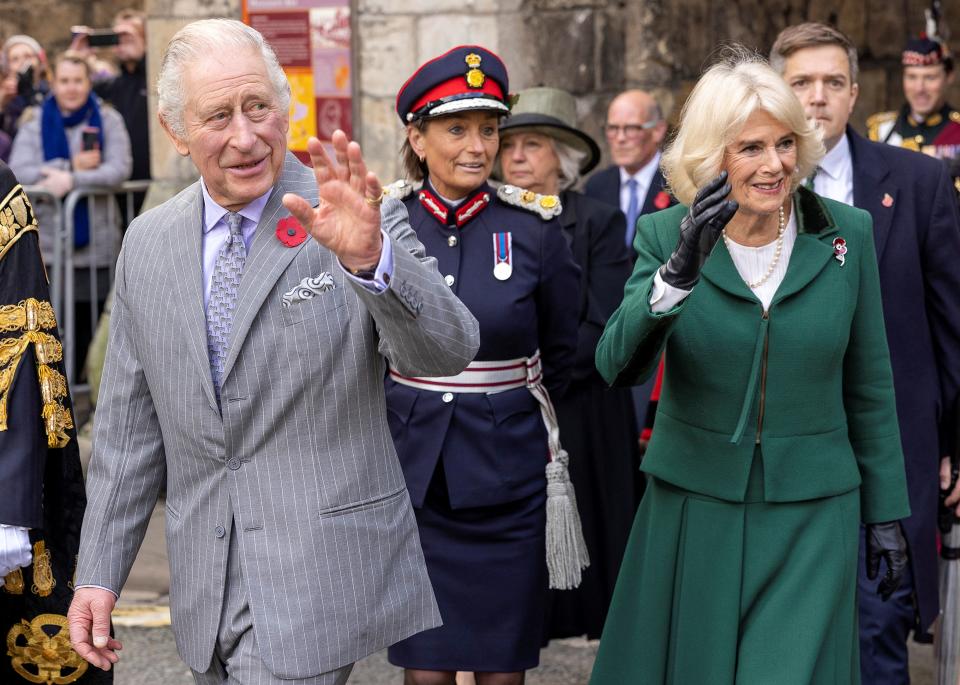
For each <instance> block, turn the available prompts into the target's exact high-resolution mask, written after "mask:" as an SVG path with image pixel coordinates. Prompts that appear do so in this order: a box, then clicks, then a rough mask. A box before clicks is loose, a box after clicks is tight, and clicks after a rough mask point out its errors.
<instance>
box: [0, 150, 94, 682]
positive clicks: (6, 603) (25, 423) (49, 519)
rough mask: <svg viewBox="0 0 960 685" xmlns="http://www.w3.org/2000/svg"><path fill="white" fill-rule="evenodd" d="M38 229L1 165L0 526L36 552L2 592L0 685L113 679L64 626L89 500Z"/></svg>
mask: <svg viewBox="0 0 960 685" xmlns="http://www.w3.org/2000/svg"><path fill="white" fill-rule="evenodd" d="M38 230H39V228H38V226H37V221H36V217H35V216H34V213H33V208H32V207H31V205H30V201H29V200H28V199H27V196H26V194H25V193H24V192H23V189H22V188H21V187H20V185H19V184H18V183H17V180H16V178H15V177H14V175H13V173H12V172H11V171H10V170H9V169H8V168H7V166H6V165H5V164H3V163H2V162H0V483H3V496H2V497H0V524H4V525H7V526H15V527H17V528H20V529H24V528H26V529H29V536H30V547H31V553H32V563H31V564H29V565H28V566H26V567H24V568H20V569H17V570H15V571H12V572H10V573H9V574H7V576H6V577H5V578H4V579H3V586H2V589H0V635H2V644H0V657H2V658H0V683H3V685H18V684H20V683H23V684H26V683H42V684H44V685H69V684H71V683H79V684H81V685H84V684H86V685H89V684H92V683H109V682H112V681H113V676H112V672H104V671H101V670H99V669H96V668H93V667H90V666H89V665H88V664H87V662H85V661H84V660H83V659H81V658H80V657H79V656H78V655H77V654H76V652H74V651H73V649H72V648H71V647H70V639H69V632H68V629H67V619H66V613H67V608H68V606H69V604H70V599H71V598H72V596H73V580H72V579H73V572H74V568H75V566H76V559H77V549H78V545H79V540H80V523H81V521H82V520H83V510H84V507H85V504H86V498H85V495H84V489H83V474H82V471H81V469H80V458H79V454H78V452H77V440H76V433H75V431H74V428H73V418H72V413H71V404H70V396H69V394H68V391H67V382H66V379H65V377H64V375H63V361H62V360H63V348H62V347H61V345H60V340H59V337H58V333H57V321H56V317H55V316H54V312H53V308H52V307H51V306H50V301H49V300H50V295H49V286H48V284H47V277H46V272H45V270H44V266H43V262H42V260H41V258H40V248H39V244H38Z"/></svg>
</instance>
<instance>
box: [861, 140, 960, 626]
mask: <svg viewBox="0 0 960 685" xmlns="http://www.w3.org/2000/svg"><path fill="white" fill-rule="evenodd" d="M847 138H848V140H849V141H850V155H851V157H852V158H853V204H854V205H855V206H857V207H859V208H861V209H865V210H867V211H868V212H870V215H871V216H872V217H873V233H874V243H875V245H876V249H877V259H878V261H879V264H880V292H881V296H882V298H883V318H884V321H885V324H886V330H887V343H888V345H889V346H890V362H891V364H892V365H893V385H894V389H895V391H896V400H897V418H898V420H899V423H900V437H901V440H902V442H903V454H904V465H905V466H906V470H907V488H908V490H909V493H910V509H911V511H912V512H913V513H912V515H911V516H910V518H908V519H906V520H905V521H904V522H903V526H904V532H905V533H906V536H907V541H908V543H909V545H910V560H911V563H912V565H913V566H912V568H913V577H914V587H915V590H916V595H917V607H918V611H919V614H920V627H921V628H924V629H925V628H926V627H927V626H929V625H930V623H931V622H932V621H933V619H934V618H936V616H937V605H938V597H937V552H936V528H937V527H936V512H937V496H938V490H939V478H938V475H937V474H938V472H939V467H940V457H941V456H946V455H948V454H950V451H951V450H952V445H950V444H949V443H950V441H949V433H951V432H952V431H951V430H950V428H951V426H950V425H949V424H950V423H951V422H952V417H951V414H950V409H951V407H952V406H953V403H954V402H955V401H956V399H957V393H958V391H960V229H958V217H957V203H956V201H955V194H954V191H953V188H952V184H951V183H950V178H949V176H948V174H947V172H946V169H945V167H944V165H943V164H942V163H940V162H938V161H936V160H933V159H931V158H930V157H927V156H926V155H920V154H917V153H916V152H911V151H910V150H904V149H902V148H898V147H894V146H892V145H884V144H882V143H874V142H871V141H869V140H867V139H865V138H863V137H862V136H860V135H858V134H856V133H855V132H854V131H853V130H852V129H850V128H849V127H848V128H847ZM938 438H939V439H938Z"/></svg>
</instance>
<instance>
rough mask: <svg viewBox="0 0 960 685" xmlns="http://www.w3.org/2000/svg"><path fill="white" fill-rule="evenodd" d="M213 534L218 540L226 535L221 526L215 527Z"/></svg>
mask: <svg viewBox="0 0 960 685" xmlns="http://www.w3.org/2000/svg"><path fill="white" fill-rule="evenodd" d="M214 532H215V533H216V534H217V537H218V538H222V537H223V536H224V535H226V534H227V531H225V530H224V529H223V526H217V529H216V530H215V531H214Z"/></svg>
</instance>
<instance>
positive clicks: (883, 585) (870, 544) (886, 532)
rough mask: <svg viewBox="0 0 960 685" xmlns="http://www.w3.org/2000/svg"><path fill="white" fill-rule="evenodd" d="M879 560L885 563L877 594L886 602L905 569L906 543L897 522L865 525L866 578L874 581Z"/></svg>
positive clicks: (878, 567)
mask: <svg viewBox="0 0 960 685" xmlns="http://www.w3.org/2000/svg"><path fill="white" fill-rule="evenodd" d="M880 559H884V560H886V562H887V572H886V574H884V576H883V579H882V580H881V581H880V585H878V586H877V594H878V595H880V599H882V600H883V601H884V602H886V601H887V600H888V599H890V595H892V594H893V591H894V590H896V589H897V588H898V587H900V581H901V580H903V570H904V569H905V568H906V567H907V541H906V540H905V539H904V538H903V531H902V530H901V529H900V522H899V521H890V522H889V523H868V524H867V578H869V579H870V580H876V578H877V574H878V573H879V571H880Z"/></svg>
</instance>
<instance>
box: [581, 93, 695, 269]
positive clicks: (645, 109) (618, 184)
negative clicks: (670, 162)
mask: <svg viewBox="0 0 960 685" xmlns="http://www.w3.org/2000/svg"><path fill="white" fill-rule="evenodd" d="M666 133H667V124H666V122H665V121H664V120H663V113H662V112H661V110H660V105H659V103H657V101H656V100H655V99H654V98H653V96H652V95H650V94H649V93H647V92H644V91H642V90H628V91H625V92H623V93H620V95H618V96H617V97H615V98H614V99H613V102H611V103H610V107H609V108H608V110H607V122H606V124H605V125H604V134H605V135H606V138H607V145H608V146H609V148H610V158H611V160H612V161H613V164H612V165H611V166H609V167H607V168H606V169H604V170H603V171H599V172H597V173H596V174H594V175H593V176H592V177H591V178H590V180H589V181H587V185H586V188H585V189H584V192H585V193H586V194H587V195H589V196H591V197H595V198H597V199H598V200H601V201H602V202H606V203H608V204H611V205H614V206H616V207H619V208H620V210H621V211H622V212H623V213H624V214H625V215H626V217H627V232H626V234H625V235H624V244H625V245H626V246H627V247H630V248H631V249H630V255H631V258H633V257H634V256H635V255H634V252H633V249H632V245H633V237H634V234H635V232H636V226H637V219H638V218H640V216H641V215H643V214H649V213H651V212H657V211H660V210H661V209H666V208H667V207H669V206H670V205H672V204H675V202H676V200H674V199H673V197H672V196H670V195H669V193H667V192H666V191H665V190H664V188H663V185H664V181H663V174H661V173H660V145H661V144H662V143H663V137H664V136H665V135H666Z"/></svg>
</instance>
